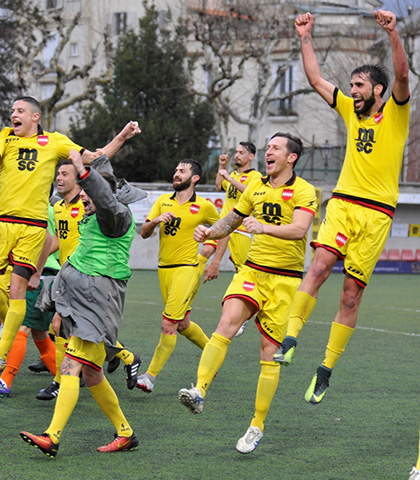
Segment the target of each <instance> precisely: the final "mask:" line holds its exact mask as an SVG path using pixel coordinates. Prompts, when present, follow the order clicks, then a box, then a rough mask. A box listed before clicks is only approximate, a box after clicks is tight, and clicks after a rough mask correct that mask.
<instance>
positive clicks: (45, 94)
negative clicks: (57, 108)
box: [41, 83, 55, 100]
mask: <svg viewBox="0 0 420 480" xmlns="http://www.w3.org/2000/svg"><path fill="white" fill-rule="evenodd" d="M54 91H55V84H54V83H44V84H43V85H42V86H41V100H46V99H48V98H51V97H52V96H53V93H54Z"/></svg>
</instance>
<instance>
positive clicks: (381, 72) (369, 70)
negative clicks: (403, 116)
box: [351, 65, 389, 97]
mask: <svg viewBox="0 0 420 480" xmlns="http://www.w3.org/2000/svg"><path fill="white" fill-rule="evenodd" d="M360 74H365V75H368V76H369V78H370V81H371V83H372V87H375V86H376V85H382V87H383V88H382V92H381V97H383V96H384V93H385V92H386V90H387V88H388V85H389V73H388V70H387V69H386V68H385V67H383V66H382V65H362V66H360V67H357V68H355V69H354V70H353V71H352V72H351V76H352V77H353V76H354V75H360Z"/></svg>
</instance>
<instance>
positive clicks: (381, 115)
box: [374, 112, 384, 123]
mask: <svg viewBox="0 0 420 480" xmlns="http://www.w3.org/2000/svg"><path fill="white" fill-rule="evenodd" d="M383 118H384V112H381V113H377V114H376V115H375V117H374V119H375V123H381V121H382V119H383Z"/></svg>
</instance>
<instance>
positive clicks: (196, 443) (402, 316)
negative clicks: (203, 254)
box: [0, 271, 420, 480]
mask: <svg viewBox="0 0 420 480" xmlns="http://www.w3.org/2000/svg"><path fill="white" fill-rule="evenodd" d="M231 278H232V273H222V274H221V275H220V277H219V279H218V280H216V281H213V282H210V283H207V284H205V285H203V286H202V287H201V289H200V291H199V293H198V295H197V298H196V300H195V302H194V304H193V310H192V319H193V320H195V321H197V322H198V323H199V324H200V325H201V326H202V327H203V329H204V331H205V332H206V333H207V334H208V335H209V336H210V335H211V333H212V332H213V331H214V330H215V328H216V325H217V323H218V320H219V318H220V312H221V307H220V301H221V298H222V296H223V293H224V290H225V289H226V287H227V285H228V284H229V282H230V279H231ZM342 281H343V275H342V274H333V275H332V276H331V277H330V279H329V280H328V281H327V283H326V284H325V285H324V286H323V288H322V289H321V292H320V296H319V300H318V303H317V305H316V308H315V310H314V312H313V314H312V316H311V318H310V319H309V321H308V323H307V325H306V326H305V328H304V329H303V331H302V333H301V336H300V338H299V344H298V348H297V350H296V354H295V356H294V359H293V363H292V364H291V365H290V366H289V367H287V368H284V367H283V368H282V369H281V373H280V382H279V386H278V389H277V392H276V396H275V398H274V400H273V403H272V405H271V409H270V412H269V414H268V417H267V421H266V428H265V432H264V438H263V439H262V441H261V443H260V445H259V446H258V448H257V449H256V450H255V452H254V453H252V454H250V455H241V454H239V453H238V452H236V450H235V445H236V442H237V440H238V438H239V437H241V436H242V435H243V434H244V433H245V431H246V429H247V427H248V426H249V423H250V421H251V419H252V415H253V411H254V398H255V389H256V385H257V380H258V375H259V371H260V365H259V343H260V333H259V332H258V330H257V328H256V326H255V324H254V323H253V322H252V321H251V322H249V323H248V326H247V328H246V330H245V333H244V335H242V336H241V337H240V338H236V339H233V340H232V343H231V345H230V347H229V350H228V353H227V356H226V360H225V363H224V364H223V366H222V368H221V369H220V371H219V374H218V376H217V377H216V379H215V380H214V381H213V383H212V385H211V388H210V389H209V391H208V394H207V396H206V398H205V401H204V411H203V413H202V414H201V415H191V414H190V413H189V412H188V411H187V409H185V408H184V407H183V406H181V405H180V404H179V402H178V400H177V393H178V391H179V389H180V388H183V387H189V386H190V384H191V382H195V380H196V370H197V366H198V362H199V358H200V354H201V351H200V350H199V349H198V348H197V347H195V346H194V345H193V344H191V343H190V342H188V341H187V340H186V339H185V338H184V337H181V336H178V339H177V345H176V348H175V351H174V353H173V355H172V357H171V358H170V360H169V361H168V363H167V364H166V366H165V368H164V369H163V371H162V372H161V374H160V375H159V377H158V379H157V381H156V385H155V389H154V392H153V393H152V394H146V393H144V392H142V391H141V390H139V389H134V390H131V391H130V390H128V389H127V388H126V385H125V375H124V370H123V368H122V366H120V368H119V369H118V370H116V371H115V372H114V373H113V374H112V375H107V377H108V379H109V380H110V382H111V384H112V385H113V387H114V388H115V390H116V392H117V395H118V397H119V400H120V404H121V407H122V409H123V411H124V413H125V415H126V417H127V419H128V421H129V422H130V424H131V425H132V427H133V428H134V430H135V432H136V433H137V435H138V437H139V439H140V445H139V448H138V450H137V451H132V452H119V453H111V454H106V453H98V452H97V451H96V448H97V447H98V446H100V445H104V444H106V443H109V442H110V441H111V440H112V438H113V434H114V431H113V427H112V425H111V424H110V423H109V422H108V420H107V419H106V418H105V416H104V415H103V414H102V412H101V411H100V410H99V408H98V407H97V405H96V404H95V402H94V400H93V399H92V397H91V396H90V393H89V391H88V389H87V388H82V389H81V390H80V397H79V402H78V405H77V406H76V409H75V410H74V412H73V415H72V416H71V418H70V420H69V422H68V424H67V427H66V429H65V431H64V433H63V435H62V437H61V443H60V450H59V452H58V455H57V457H56V458H55V459H49V458H47V457H46V456H44V455H42V453H40V451H39V450H36V449H34V448H32V447H30V446H28V445H27V444H25V443H24V442H23V441H22V440H21V439H20V437H19V432H20V431H21V430H27V431H29V432H31V433H41V432H42V431H43V430H44V429H46V428H47V426H48V425H49V423H50V420H51V417H52V413H53V408H54V402H55V401H52V402H45V401H44V402H43V401H39V400H37V399H36V398H35V395H36V394H37V393H38V391H39V390H40V389H41V388H45V387H47V386H48V385H49V383H50V381H51V377H50V376H49V374H46V373H42V374H35V373H31V372H30V371H29V370H28V368H27V366H28V365H29V364H30V363H34V362H36V361H37V359H38V355H37V350H36V348H35V347H34V345H33V342H32V341H31V340H30V339H29V341H28V351H27V355H26V358H25V360H24V363H23V365H22V368H21V371H20V372H19V374H18V376H17V377H16V380H15V382H14V384H13V389H12V393H11V396H10V398H1V399H0V425H1V435H0V445H1V448H0V480H9V479H10V480H14V479H16V480H18V479H19V480H20V479H28V480H32V479H40V478H46V479H54V480H56V479H66V480H79V479H80V480H84V479H86V480H90V479H92V480H96V479H98V480H99V479H104V480H108V479H162V480H172V479H174V480H178V479H185V480H207V479H211V480H213V479H214V480H219V479H220V480H225V479H226V480H236V479H238V480H239V479H254V478H255V479H268V480H271V479H273V480H306V479H311V480H408V474H409V471H410V470H411V468H412V466H413V465H414V464H415V461H416V459H417V455H418V434H419V426H420V408H419V407H420V402H419V399H420V372H419V367H420V361H419V358H420V354H419V351H420V349H419V344H420V276H419V275H375V276H374V277H373V278H372V280H371V283H370V285H369V287H368V288H367V289H366V291H365V294H364V299H363V302H362V306H361V308H360V313H359V321H358V326H357V328H356V330H355V332H354V334H353V336H352V338H351V340H350V342H349V344H348V346H347V349H346V352H345V353H344V355H343V356H342V357H341V359H340V360H339V362H338V364H337V366H336V368H335V370H334V373H333V375H332V377H331V381H330V388H329V389H328V390H327V393H326V395H325V398H324V400H323V401H322V403H321V404H319V405H316V406H314V405H309V404H307V403H306V402H305V401H304V400H303V396H304V393H305V391H306V389H307V387H308V385H309V383H310V381H311V379H312V376H313V374H314V372H315V370H316V368H317V366H318V365H319V363H320V362H321V361H322V359H323V355H324V350H325V345H326V342H327V339H328V334H329V329H330V323H331V320H332V319H333V317H334V315H335V313H336V310H337V307H338V301H339V294H340V289H341V285H342ZM161 312H162V300H161V296H160V290H159V285H158V278H157V272H156V271H135V272H133V278H132V279H131V280H130V282H129V288H128V294H127V300H126V307H125V316H124V322H123V324H122V327H121V329H120V335H119V339H120V341H121V342H122V343H124V344H125V345H126V346H127V348H129V349H130V350H132V351H134V352H137V353H140V354H141V355H142V356H143V365H142V367H141V369H140V372H141V373H143V371H144V370H145V369H146V368H147V366H148V365H149V362H150V359H151V357H152V355H153V352H154V349H155V347H156V345H157V343H158V341H159V335H160V321H161Z"/></svg>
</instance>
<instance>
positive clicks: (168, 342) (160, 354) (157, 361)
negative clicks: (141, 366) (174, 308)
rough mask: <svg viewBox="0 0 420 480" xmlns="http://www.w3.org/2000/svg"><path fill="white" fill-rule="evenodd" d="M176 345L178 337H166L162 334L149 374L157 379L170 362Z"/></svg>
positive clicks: (148, 370)
mask: <svg viewBox="0 0 420 480" xmlns="http://www.w3.org/2000/svg"><path fill="white" fill-rule="evenodd" d="M175 345H176V335H166V334H163V333H161V335H160V342H159V345H158V346H157V347H156V350H155V353H154V354H153V358H152V361H151V362H150V365H149V368H148V369H147V373H150V375H153V376H154V377H157V376H158V375H159V373H160V372H161V370H162V368H163V367H164V366H165V363H166V362H167V361H168V360H169V357H170V356H171V355H172V352H173V351H174V348H175Z"/></svg>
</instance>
